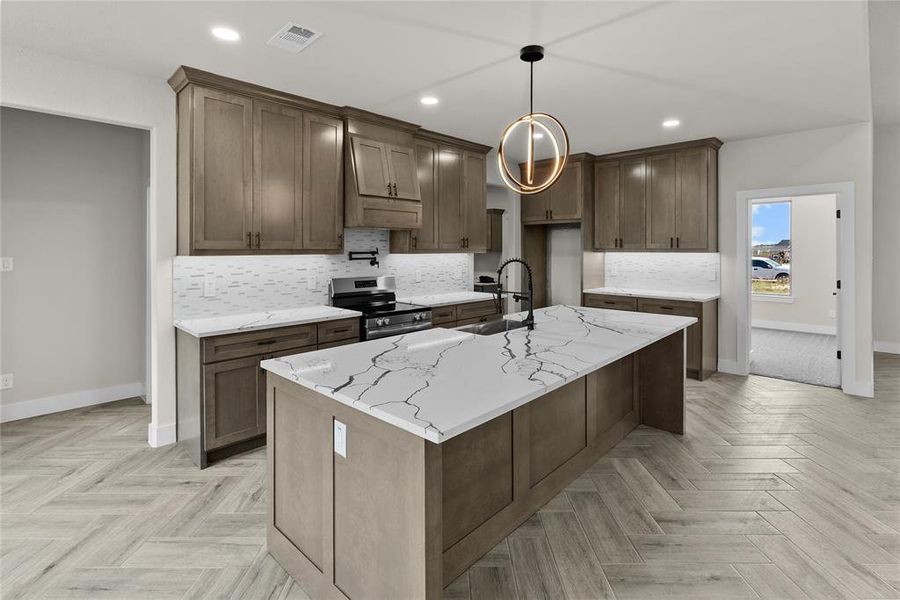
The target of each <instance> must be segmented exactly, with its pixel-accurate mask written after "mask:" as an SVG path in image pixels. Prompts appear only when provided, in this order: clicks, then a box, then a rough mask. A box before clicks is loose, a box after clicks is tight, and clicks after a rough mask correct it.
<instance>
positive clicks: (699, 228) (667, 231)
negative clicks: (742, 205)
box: [593, 138, 722, 252]
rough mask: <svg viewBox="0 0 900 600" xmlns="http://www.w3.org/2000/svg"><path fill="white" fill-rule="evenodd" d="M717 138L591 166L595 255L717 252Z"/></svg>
mask: <svg viewBox="0 0 900 600" xmlns="http://www.w3.org/2000/svg"><path fill="white" fill-rule="evenodd" d="M721 145H722V142H720V141H719V140H717V139H715V138H710V139H704V140H698V141H695V142H684V143H681V144H672V145H669V146H663V147H657V148H647V149H643V150H635V151H630V152H622V153H618V154H613V155H607V156H601V157H598V158H597V162H596V163H595V165H594V222H593V229H594V249H595V250H604V251H616V250H661V251H677V250H692V251H701V252H715V251H716V250H718V220H717V203H718V193H717V189H718V182H717V164H718V149H719V147H721Z"/></svg>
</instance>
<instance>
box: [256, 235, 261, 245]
mask: <svg viewBox="0 0 900 600" xmlns="http://www.w3.org/2000/svg"><path fill="white" fill-rule="evenodd" d="M259 237H260V236H259V232H258V231H257V232H256V247H257V248H259V243H260V242H259Z"/></svg>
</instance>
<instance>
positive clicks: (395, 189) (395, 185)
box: [393, 183, 400, 198]
mask: <svg viewBox="0 0 900 600" xmlns="http://www.w3.org/2000/svg"><path fill="white" fill-rule="evenodd" d="M393 185H394V198H396V197H397V196H399V195H400V194H398V193H397V184H396V183H395V184H393Z"/></svg>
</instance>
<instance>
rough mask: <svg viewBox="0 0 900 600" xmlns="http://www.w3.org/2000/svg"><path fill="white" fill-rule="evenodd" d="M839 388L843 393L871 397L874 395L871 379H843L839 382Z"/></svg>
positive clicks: (873, 385)
mask: <svg viewBox="0 0 900 600" xmlns="http://www.w3.org/2000/svg"><path fill="white" fill-rule="evenodd" d="M841 389H842V390H843V391H844V393H845V394H851V395H853V396H862V397H863V398H872V397H874V396H875V384H874V382H871V381H845V382H843V383H841Z"/></svg>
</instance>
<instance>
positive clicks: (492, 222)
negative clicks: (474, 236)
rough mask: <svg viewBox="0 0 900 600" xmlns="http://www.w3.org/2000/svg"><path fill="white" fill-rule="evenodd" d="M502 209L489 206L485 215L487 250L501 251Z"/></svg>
mask: <svg viewBox="0 0 900 600" xmlns="http://www.w3.org/2000/svg"><path fill="white" fill-rule="evenodd" d="M503 212H504V211H503V209H502V208H489V209H487V214H486V217H485V229H486V230H487V251H488V252H503Z"/></svg>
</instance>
